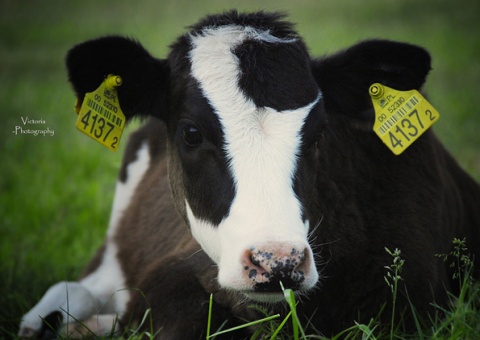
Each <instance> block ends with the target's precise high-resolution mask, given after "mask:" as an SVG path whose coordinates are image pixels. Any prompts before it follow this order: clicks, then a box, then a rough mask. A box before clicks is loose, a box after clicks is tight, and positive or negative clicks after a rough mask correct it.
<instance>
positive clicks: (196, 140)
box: [182, 125, 203, 146]
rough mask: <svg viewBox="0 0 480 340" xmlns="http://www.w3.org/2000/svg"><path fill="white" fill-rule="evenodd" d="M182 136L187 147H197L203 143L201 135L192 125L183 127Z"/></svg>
mask: <svg viewBox="0 0 480 340" xmlns="http://www.w3.org/2000/svg"><path fill="white" fill-rule="evenodd" d="M182 136H183V140H184V141H185V143H186V144H187V145H188V146H198V145H200V144H201V143H202V142H203V136H202V133H201V132H200V130H199V129H198V128H197V127H196V126H193V125H184V126H183V128H182Z"/></svg>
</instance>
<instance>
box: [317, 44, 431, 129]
mask: <svg viewBox="0 0 480 340" xmlns="http://www.w3.org/2000/svg"><path fill="white" fill-rule="evenodd" d="M312 71H313V73H314V77H315V79H316V80H317V83H318V85H319V87H320V89H321V90H322V92H323V97H324V103H325V109H326V110H327V112H329V113H332V114H341V115H346V116H350V117H354V118H356V119H358V120H361V121H367V122H373V120H374V118H375V117H374V111H373V106H372V102H371V99H370V95H369V93H368V89H369V87H370V85H372V84H373V83H376V82H378V83H381V84H383V85H386V86H389V87H391V88H395V89H397V90H412V89H420V88H421V87H422V85H423V83H424V82H425V79H426V77H427V74H428V72H429V71H430V55H429V54H428V52H427V51H426V50H424V49H423V48H421V47H418V46H414V45H410V44H406V43H399V42H393V41H386V40H367V41H363V42H360V43H358V44H357V45H354V46H352V47H350V48H348V49H346V50H344V51H341V52H339V53H337V54H335V55H332V56H328V57H325V58H322V59H317V60H314V61H313V62H312Z"/></svg>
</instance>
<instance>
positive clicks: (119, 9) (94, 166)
mask: <svg viewBox="0 0 480 340" xmlns="http://www.w3.org/2000/svg"><path fill="white" fill-rule="evenodd" d="M232 7H237V8H239V9H245V10H256V9H268V10H285V11H287V12H289V13H290V19H291V20H292V21H294V22H297V23H298V26H297V28H298V30H299V31H300V33H301V34H302V35H303V36H304V38H305V40H306V42H307V44H308V45H309V47H310V50H311V53H312V55H322V54H326V53H331V52H334V51H336V50H338V49H339V48H343V47H347V46H349V45H350V44H353V43H355V42H356V41H358V40H361V39H365V38H369V37H380V38H387V39H394V40H402V41H408V42H412V43H416V44H419V45H422V46H425V47H426V48H427V49H429V50H430V52H431V53H432V56H433V71H432V73H431V76H430V77H429V80H428V83H427V85H426V90H427V92H428V94H429V97H430V100H431V102H432V104H433V105H434V106H435V107H436V108H437V110H438V111H439V112H440V114H441V115H442V118H441V119H440V121H439V122H438V123H436V125H435V127H434V128H435V130H436V131H437V132H438V134H439V135H440V137H441V139H442V140H443V141H444V143H445V145H446V146H447V147H448V148H449V149H450V150H451V151H452V152H453V154H454V155H455V157H456V158H457V159H458V160H459V162H460V163H461V164H462V165H463V166H464V167H465V168H466V169H467V170H468V171H469V172H470V173H472V174H473V175H474V176H475V177H476V178H477V179H480V134H479V133H478V132H477V131H478V130H479V128H480V112H479V109H478V108H479V107H480V99H479V96H478V93H477V92H478V89H479V88H480V58H478V56H479V55H480V39H479V38H480V37H479V32H480V29H479V28H480V23H479V20H478V13H480V3H479V2H478V1H477V0H463V1H457V2H452V1H446V0H424V1H416V0H407V1H400V0H385V1H373V0H366V1H357V0H345V1H337V0H331V1H329V0H324V1H318V0H297V1H291V0H267V1H262V2H259V1H253V0H247V1H229V0H227V1H225V0H206V1H197V2H192V1H187V0H175V1H154V0H148V1H139V2H131V1H127V0H120V1H102V2H100V1H94V0H83V1H77V0H75V1H68V2H67V1H62V0H46V1H41V2H40V1H33V0H25V1H16V0H2V1H1V2H0V104H1V105H0V116H1V118H2V124H1V130H0V131H1V142H0V150H1V151H0V152H1V155H2V161H1V164H0V188H1V191H0V216H1V219H2V220H1V223H0V306H2V307H1V308H0V338H1V336H2V335H5V336H6V337H11V336H12V335H13V334H15V333H16V331H17V327H18V324H19V321H20V317H21V315H22V314H23V313H24V312H26V311H27V310H28V309H29V308H30V307H31V306H32V305H33V304H34V303H35V302H36V301H37V300H38V299H39V298H40V297H41V296H42V295H43V293H44V292H45V290H46V289H47V288H48V287H49V286H50V285H51V284H53V283H54V282H56V281H59V280H74V279H75V278H76V277H77V276H78V275H79V273H80V272H81V269H82V267H83V266H84V265H85V263H86V262H87V261H88V259H89V258H90V257H91V256H92V254H93V252H94V250H95V249H96V248H97V247H98V246H99V245H100V244H101V242H102V239H103V235H104V233H105V230H106V225H107V223H108V217H109V210H110V205H111V202H112V197H113V190H114V185H115V178H116V173H117V169H118V167H119V165H120V162H121V151H120V152H118V153H112V152H110V151H108V150H107V149H105V148H103V147H101V146H100V145H98V144H96V143H95V142H93V141H91V140H90V139H89V138H87V137H85V136H84V135H82V134H81V133H79V132H77V131H76V129H75V119H76V116H75V113H74V111H73V105H74V100H75V98H74V96H73V94H72V92H71V90H70V88H69V85H68V84H67V81H66V74H65V68H64V62H63V58H64V56H65V53H66V51H67V50H68V49H69V48H70V47H71V46H72V45H73V44H75V43H78V42H81V41H83V40H86V39H89V38H93V37H97V36H101V35H105V34H112V33H120V34H124V35H129V36H133V37H136V38H138V39H140V40H141V41H142V42H143V44H144V45H145V46H146V47H147V49H149V50H150V51H151V52H152V53H153V54H154V55H157V56H160V57H161V56H164V55H165V54H166V52H167V46H168V44H170V43H171V42H172V41H173V39H175V37H176V36H178V35H179V34H180V33H182V32H184V31H185V30H184V27H185V26H187V25H189V24H192V23H194V22H195V21H196V20H198V19H199V18H200V17H201V16H203V15H205V14H207V13H212V12H218V11H222V10H226V9H229V8H232ZM22 117H30V118H31V119H43V120H44V121H45V124H40V125H35V126H31V127H37V128H46V127H48V128H49V129H51V130H53V131H54V132H55V134H54V136H52V137H50V136H45V137H42V136H37V137H34V136H30V135H17V136H16V135H14V134H13V133H12V131H13V130H14V129H15V127H16V126H17V125H18V126H21V125H22V120H21V119H22ZM124 142H125V140H124ZM124 144H125V143H123V145H124ZM477 295H478V294H477ZM477 301H478V300H477Z"/></svg>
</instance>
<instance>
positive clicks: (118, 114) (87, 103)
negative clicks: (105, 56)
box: [75, 75, 125, 151]
mask: <svg viewBox="0 0 480 340" xmlns="http://www.w3.org/2000/svg"><path fill="white" fill-rule="evenodd" d="M120 85H122V78H120V77H119V76H115V75H109V76H108V77H107V78H106V79H105V80H104V81H103V82H102V84H100V86H99V87H98V88H97V89H96V90H95V91H93V92H89V93H87V94H85V98H84V100H83V102H82V103H80V100H78V98H77V103H76V104H75V111H76V112H77V113H78V119H77V124H76V127H77V129H79V130H80V131H82V132H83V133H84V134H86V135H87V136H89V137H91V138H93V139H95V140H96V141H97V142H99V143H100V144H102V145H104V146H106V147H107V148H109V149H110V150H112V151H117V149H118V146H119V144H120V139H121V137H122V132H123V129H124V127H125V115H124V114H123V112H122V109H121V108H120V104H119V101H118V95H117V89H116V88H117V87H118V86H120ZM80 105H81V107H80Z"/></svg>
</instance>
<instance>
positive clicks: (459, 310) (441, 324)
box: [432, 238, 480, 339]
mask: <svg viewBox="0 0 480 340" xmlns="http://www.w3.org/2000/svg"><path fill="white" fill-rule="evenodd" d="M452 245H453V249H452V251H451V252H450V253H449V254H439V255H437V257H440V258H442V259H443V260H444V261H445V262H447V263H448V262H450V268H452V269H453V270H454V273H453V275H452V278H453V279H454V280H458V283H459V286H460V293H459V295H458V296H456V295H453V294H451V293H449V296H450V301H451V307H450V308H448V309H446V308H443V307H441V306H438V305H434V306H435V307H436V308H437V310H438V311H439V313H438V314H439V315H437V316H436V319H435V320H434V324H435V326H434V327H433V328H432V338H433V339H444V338H448V339H480V322H479V320H480V285H479V284H478V283H477V284H476V283H475V282H474V280H473V277H472V271H473V265H474V260H473V259H472V258H471V256H470V254H469V253H468V249H467V246H466V240H465V239H458V238H454V239H453V241H452ZM440 315H441V316H440Z"/></svg>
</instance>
